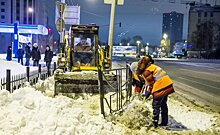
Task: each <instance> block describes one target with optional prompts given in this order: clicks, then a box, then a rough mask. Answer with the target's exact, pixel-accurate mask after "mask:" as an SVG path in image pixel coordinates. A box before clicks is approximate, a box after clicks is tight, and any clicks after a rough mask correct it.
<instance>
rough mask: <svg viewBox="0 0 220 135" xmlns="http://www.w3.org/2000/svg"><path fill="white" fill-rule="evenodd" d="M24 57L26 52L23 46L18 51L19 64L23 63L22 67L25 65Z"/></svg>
mask: <svg viewBox="0 0 220 135" xmlns="http://www.w3.org/2000/svg"><path fill="white" fill-rule="evenodd" d="M23 55H24V50H23V48H22V46H21V45H19V47H18V51H17V57H18V63H20V62H21V65H23Z"/></svg>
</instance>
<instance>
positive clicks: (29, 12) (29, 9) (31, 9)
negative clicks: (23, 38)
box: [27, 7, 34, 43]
mask: <svg viewBox="0 0 220 135" xmlns="http://www.w3.org/2000/svg"><path fill="white" fill-rule="evenodd" d="M33 12H34V9H33V8H32V7H29V8H28V10H27V24H29V14H31V25H33V23H34V21H33V20H34V19H33ZM31 43H32V32H31Z"/></svg>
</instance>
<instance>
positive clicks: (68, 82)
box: [54, 70, 117, 95]
mask: <svg viewBox="0 0 220 135" xmlns="http://www.w3.org/2000/svg"><path fill="white" fill-rule="evenodd" d="M105 76H106V79H107V80H108V83H111V85H112V86H116V85H117V78H116V75H114V74H111V73H108V74H105ZM54 80H55V91H54V95H58V94H59V93H99V84H98V72H97V71H78V72H77V71H74V72H66V73H64V72H63V71H62V70H56V72H55V74H54ZM103 83H104V88H105V92H110V91H112V88H111V87H110V86H109V85H108V84H107V81H106V80H105V79H103Z"/></svg>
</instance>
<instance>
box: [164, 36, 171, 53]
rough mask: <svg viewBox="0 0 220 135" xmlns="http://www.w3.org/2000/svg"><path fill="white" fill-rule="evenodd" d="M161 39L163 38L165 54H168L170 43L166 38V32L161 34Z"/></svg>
mask: <svg viewBox="0 0 220 135" xmlns="http://www.w3.org/2000/svg"><path fill="white" fill-rule="evenodd" d="M163 39H164V48H165V51H166V55H167V56H168V55H169V53H170V45H169V43H168V42H169V40H168V35H167V34H166V33H164V34H163Z"/></svg>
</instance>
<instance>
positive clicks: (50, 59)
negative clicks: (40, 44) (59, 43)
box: [44, 45, 53, 73]
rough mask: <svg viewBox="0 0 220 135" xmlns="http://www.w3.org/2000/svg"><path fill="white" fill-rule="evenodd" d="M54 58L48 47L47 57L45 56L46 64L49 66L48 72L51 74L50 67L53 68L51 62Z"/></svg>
mask: <svg viewBox="0 0 220 135" xmlns="http://www.w3.org/2000/svg"><path fill="white" fill-rule="evenodd" d="M52 58H53V52H52V51H51V50H50V46H49V45H47V46H46V51H45V56H44V61H45V62H46V66H47V71H48V73H49V70H50V67H51V61H52Z"/></svg>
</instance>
